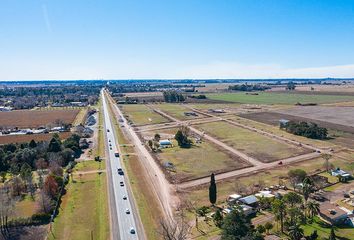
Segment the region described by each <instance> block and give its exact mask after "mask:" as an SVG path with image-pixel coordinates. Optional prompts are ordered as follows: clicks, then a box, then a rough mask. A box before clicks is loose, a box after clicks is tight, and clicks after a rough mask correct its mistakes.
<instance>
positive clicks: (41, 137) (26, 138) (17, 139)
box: [0, 132, 72, 144]
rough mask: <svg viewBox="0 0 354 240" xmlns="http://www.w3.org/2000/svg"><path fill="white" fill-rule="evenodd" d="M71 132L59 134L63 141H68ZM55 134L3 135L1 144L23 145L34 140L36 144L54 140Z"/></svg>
mask: <svg viewBox="0 0 354 240" xmlns="http://www.w3.org/2000/svg"><path fill="white" fill-rule="evenodd" d="M71 134H72V133H71V132H62V133H59V137H60V139H61V140H63V139H66V138H68V137H70V136H71ZM52 137H53V133H46V134H26V135H2V136H0V144H8V143H23V142H30V141H31V140H32V139H33V140H35V141H36V142H39V141H50V139H52Z"/></svg>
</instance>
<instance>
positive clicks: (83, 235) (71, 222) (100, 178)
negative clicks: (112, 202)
mask: <svg viewBox="0 0 354 240" xmlns="http://www.w3.org/2000/svg"><path fill="white" fill-rule="evenodd" d="M79 164H80V163H79ZM106 188H107V186H106V176H105V173H101V174H97V173H91V174H83V175H82V176H80V177H79V176H75V177H74V181H73V180H72V179H71V180H70V182H69V183H68V185H67V192H66V194H65V195H64V196H63V198H62V204H61V207H60V210H59V215H58V216H57V217H56V218H55V219H54V223H53V226H52V229H53V233H50V234H49V236H48V239H52V240H54V239H63V240H64V239H65V240H67V239H73V240H74V239H91V234H92V237H93V239H98V240H107V239H109V218H108V205H107V204H108V199H107V189H106Z"/></svg>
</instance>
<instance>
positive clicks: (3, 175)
mask: <svg viewBox="0 0 354 240" xmlns="http://www.w3.org/2000/svg"><path fill="white" fill-rule="evenodd" d="M0 177H1V182H2V183H4V182H5V180H6V172H5V171H3V172H0Z"/></svg>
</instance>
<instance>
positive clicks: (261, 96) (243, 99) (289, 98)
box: [207, 92, 354, 105]
mask: <svg viewBox="0 0 354 240" xmlns="http://www.w3.org/2000/svg"><path fill="white" fill-rule="evenodd" d="M257 94H258V95H255V93H253V94H246V93H245V92H236V93H215V94H214V93H212V94H207V97H208V98H209V99H212V100H221V101H227V102H236V103H252V104H290V105H293V104H296V103H298V102H299V103H302V104H305V103H317V104H322V103H334V102H346V101H353V100H354V96H349V95H348V96H346V95H319V94H317V95H315V94H311V95H310V94H296V93H290V92H289V93H275V92H259V93H257Z"/></svg>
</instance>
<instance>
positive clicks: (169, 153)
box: [157, 140, 250, 181]
mask: <svg viewBox="0 0 354 240" xmlns="http://www.w3.org/2000/svg"><path fill="white" fill-rule="evenodd" d="M172 143H173V147H171V148H164V149H161V152H159V153H158V154H157V156H158V158H159V160H160V162H161V164H164V163H165V162H171V163H173V165H174V168H175V172H170V174H171V175H172V176H174V177H175V179H176V180H177V181H187V180H191V179H196V178H199V177H205V176H208V175H210V174H211V173H219V172H225V171H231V170H235V169H241V168H245V167H248V166H250V164H248V163H247V162H245V161H244V160H242V159H240V158H238V157H237V156H234V155H229V154H227V153H225V151H224V150H223V149H218V147H217V146H216V145H214V144H212V143H210V142H208V141H202V143H197V144H196V143H194V144H193V145H192V147H191V148H181V147H179V146H178V144H177V141H175V140H172Z"/></svg>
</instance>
